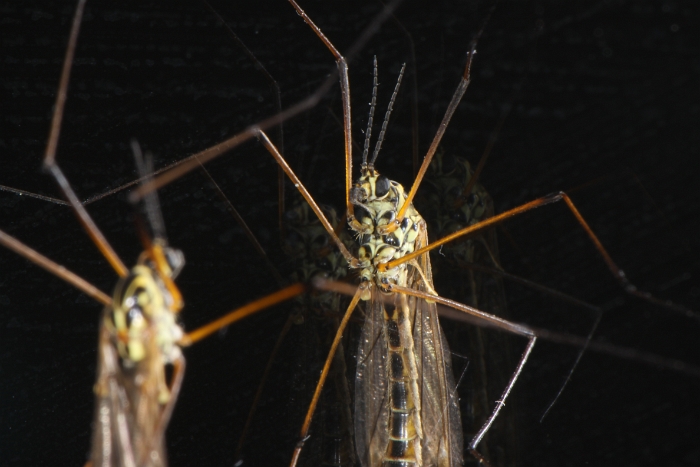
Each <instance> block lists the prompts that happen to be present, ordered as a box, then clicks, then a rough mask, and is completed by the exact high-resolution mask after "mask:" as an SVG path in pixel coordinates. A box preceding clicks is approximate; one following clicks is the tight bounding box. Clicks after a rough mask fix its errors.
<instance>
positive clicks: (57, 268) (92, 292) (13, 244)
mask: <svg viewBox="0 0 700 467" xmlns="http://www.w3.org/2000/svg"><path fill="white" fill-rule="evenodd" d="M0 244H2V245H3V246H5V247H7V248H9V249H10V250H12V251H14V252H15V253H17V254H18V255H20V256H23V257H25V258H26V259H28V260H29V261H31V262H32V263H34V264H36V265H37V266H39V267H41V268H44V269H45V270H46V271H48V272H50V273H51V274H53V275H54V276H56V277H58V278H59V279H63V280H64V281H66V282H68V283H69V284H70V285H72V286H73V287H75V288H77V289H78V290H80V291H81V292H83V293H85V294H86V295H87V296H89V297H92V298H94V299H95V300H97V301H98V302H100V303H102V304H103V305H107V306H109V305H111V304H112V299H111V298H110V296H109V295H107V294H106V293H104V292H102V291H101V290H100V289H98V288H97V287H95V286H94V285H92V284H90V283H89V282H88V281H86V280H85V279H83V278H82V277H80V276H78V275H77V274H75V273H74V272H72V271H69V270H68V269H66V268H65V267H63V266H61V265H60V264H58V263H55V262H53V261H51V260H50V259H49V258H47V257H46V256H44V255H42V254H41V253H39V252H38V251H36V250H34V249H32V248H30V247H28V246H27V245H25V244H24V243H22V242H20V241H19V240H17V239H16V238H14V237H12V236H10V235H8V234H6V233H5V232H3V231H2V230H0Z"/></svg>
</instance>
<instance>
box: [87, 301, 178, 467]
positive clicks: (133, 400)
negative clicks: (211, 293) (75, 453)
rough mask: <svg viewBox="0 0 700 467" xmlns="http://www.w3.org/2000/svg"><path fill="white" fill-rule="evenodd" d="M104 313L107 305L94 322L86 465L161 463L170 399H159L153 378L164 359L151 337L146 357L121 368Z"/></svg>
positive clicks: (158, 385)
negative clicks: (89, 446)
mask: <svg viewBox="0 0 700 467" xmlns="http://www.w3.org/2000/svg"><path fill="white" fill-rule="evenodd" d="M109 319H110V310H109V309H107V310H105V313H104V319H103V324H102V326H101V328H100V338H99V340H100V342H99V362H98V373H97V375H98V376H97V383H96V384H95V393H96V408H95V421H94V424H93V438H92V454H91V462H90V464H91V466H92V467H146V466H148V467H165V466H166V465H167V459H166V451H165V442H164V431H165V427H166V426H167V421H168V420H167V418H169V413H167V412H169V407H170V405H169V404H168V400H164V399H163V397H164V396H163V394H162V382H161V381H160V380H159V379H160V376H161V375H163V365H164V362H163V361H162V359H161V358H160V353H159V352H158V349H157V345H156V339H149V340H148V346H149V347H150V348H149V349H148V350H147V355H149V358H145V359H143V360H142V361H140V362H137V363H136V364H135V365H134V366H133V367H132V368H125V367H124V365H123V362H122V361H120V357H119V354H118V351H117V348H116V346H115V342H113V340H112V336H113V333H111V332H110V330H109V329H108V324H107V323H108V322H107V320H109ZM168 396H169V395H168Z"/></svg>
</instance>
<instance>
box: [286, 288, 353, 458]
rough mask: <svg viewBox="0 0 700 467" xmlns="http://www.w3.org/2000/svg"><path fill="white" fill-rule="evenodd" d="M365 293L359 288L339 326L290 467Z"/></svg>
mask: <svg viewBox="0 0 700 467" xmlns="http://www.w3.org/2000/svg"><path fill="white" fill-rule="evenodd" d="M363 293H364V289H363V288H362V287H358V288H357V291H356V292H355V295H354V296H353V298H352V301H351V302H350V305H348V309H347V311H346V312H345V315H344V316H343V319H342V320H341V321H340V324H339V325H338V331H337V332H336V334H335V338H334V339H333V343H332V344H331V348H330V350H329V351H328V356H327V357H326V362H325V363H324V364H323V370H322V371H321V377H320V378H319V379H318V384H316V390H315V391H314V395H313V397H312V398H311V404H309V409H308V410H307V412H306V417H305V418H304V424H303V425H302V427H301V433H300V436H299V442H298V443H297V445H296V447H295V448H294V454H292V461H291V462H290V464H289V465H290V467H295V466H296V465H297V461H298V460H299V456H300V455H301V449H302V448H303V447H304V442H306V439H307V437H308V436H309V428H310V427H311V420H312V419H313V416H314V412H315V411H316V406H317V405H318V400H319V398H320V397H321V390H322V389H323V385H324V383H325V382H326V378H327V377H328V372H329V371H330V368H331V363H333V358H334V357H335V351H336V350H337V349H338V346H339V345H340V340H341V339H342V338H343V331H345V327H346V326H347V324H348V321H350V316H351V315H352V312H353V311H354V310H355V307H357V303H358V302H359V301H360V297H361V296H362V294H363Z"/></svg>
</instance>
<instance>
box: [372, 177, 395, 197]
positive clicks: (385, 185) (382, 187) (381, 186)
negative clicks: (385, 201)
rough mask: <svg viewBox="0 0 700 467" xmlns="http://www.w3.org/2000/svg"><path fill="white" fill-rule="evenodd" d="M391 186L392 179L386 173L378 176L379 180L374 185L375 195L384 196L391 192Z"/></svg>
mask: <svg viewBox="0 0 700 467" xmlns="http://www.w3.org/2000/svg"><path fill="white" fill-rule="evenodd" d="M390 187H391V180H389V179H388V178H387V177H385V176H384V175H380V176H379V177H377V181H376V183H375V186H374V196H375V197H377V198H383V197H385V196H386V195H387V193H389V188H390Z"/></svg>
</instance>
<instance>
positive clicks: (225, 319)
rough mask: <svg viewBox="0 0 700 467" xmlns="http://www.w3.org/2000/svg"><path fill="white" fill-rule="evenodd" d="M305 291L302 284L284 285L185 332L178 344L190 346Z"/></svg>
mask: <svg viewBox="0 0 700 467" xmlns="http://www.w3.org/2000/svg"><path fill="white" fill-rule="evenodd" d="M305 291H306V286H305V285H303V284H294V285H290V286H289V287H286V288H284V289H282V290H279V291H277V292H275V293H272V294H270V295H268V296H266V297H263V298H260V299H258V300H255V301H254V302H251V303H249V304H247V305H244V306H242V307H240V308H238V309H236V310H233V311H231V312H230V313H227V314H226V315H224V316H222V317H221V318H219V319H217V320H216V321H212V322H211V323H209V324H207V325H205V326H202V327H201V328H199V329H196V330H194V331H192V332H189V333H187V334H186V335H185V336H184V337H183V338H182V339H181V340H180V342H179V344H180V345H181V346H183V347H187V346H190V345H192V344H194V343H195V342H197V341H200V340H202V339H204V338H205V337H207V336H209V335H210V334H212V333H214V332H216V331H218V330H219V329H221V328H224V327H226V326H228V325H230V324H233V323H235V322H236V321H240V320H242V319H243V318H246V317H248V316H250V315H252V314H255V313H257V312H258V311H261V310H263V309H265V308H268V307H271V306H272V305H276V304H277V303H280V302H283V301H285V300H289V299H290V298H294V297H296V296H297V295H301V294H302V293H304V292H305Z"/></svg>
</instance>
